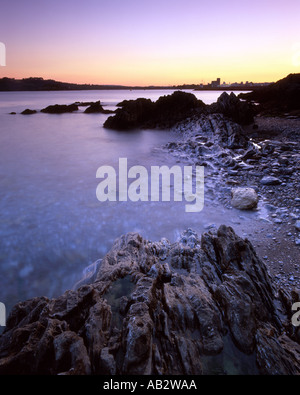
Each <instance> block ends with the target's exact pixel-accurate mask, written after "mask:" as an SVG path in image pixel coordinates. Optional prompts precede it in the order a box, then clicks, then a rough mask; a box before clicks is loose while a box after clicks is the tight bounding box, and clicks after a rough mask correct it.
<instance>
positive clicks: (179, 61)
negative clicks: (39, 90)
mask: <svg viewBox="0 0 300 395" xmlns="http://www.w3.org/2000/svg"><path fill="white" fill-rule="evenodd" d="M299 15H300V1H299V0H285V1H282V0H280V1H279V0H252V1H245V0H244V1H243V0H228V1H226V2H225V1H223V0H222V1H221V0H212V1H211V2H207V1H201V0H172V1H171V0H151V1H149V0H143V1H140V0H139V1H138V0H106V1H103V0H87V1H85V2H83V1H81V0H80V1H79V0H73V1H70V0H64V1H58V0H52V2H45V1H40V0H27V1H23V0H2V2H1V13H0V42H2V43H3V44H4V45H5V48H6V66H5V67H0V78H2V77H9V78H17V79H19V78H28V77H42V78H44V79H54V80H57V81H63V82H70V83H72V82H73V83H88V84H103V85H105V84H108V85H109V84H111V85H113V84H114V85H132V86H134V85H135V86H149V85H180V84H201V83H203V84H207V83H210V82H211V81H214V80H215V79H216V76H222V81H228V83H229V81H231V82H235V81H237V82H239V81H252V82H255V83H258V82H261V83H262V82H272V81H277V80H279V79H281V78H284V77H285V76H286V75H287V74H290V73H297V72H299V71H300V24H299Z"/></svg>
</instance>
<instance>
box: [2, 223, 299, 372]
mask: <svg viewBox="0 0 300 395" xmlns="http://www.w3.org/2000/svg"><path fill="white" fill-rule="evenodd" d="M297 292H298V291H294V293H293V294H289V293H288V292H285V291H283V290H277V289H276V288H275V287H274V284H273V283H272V279H271V277H270V275H269V273H268V271H267V269H266V266H265V264H264V262H262V261H261V260H260V259H259V257H258V256H257V254H256V252H255V250H254V248H253V246H252V244H251V243H250V242H249V241H248V240H247V239H245V240H244V239H242V238H240V237H239V236H237V235H236V234H235V232H234V230H233V229H232V228H230V227H226V226H225V225H222V226H221V227H220V228H219V229H218V230H214V231H209V232H207V233H204V234H203V235H202V237H199V236H198V235H197V234H196V233H195V232H194V231H193V230H191V229H188V230H186V231H185V232H183V234H182V235H181V238H180V240H179V241H178V242H175V243H170V242H169V241H168V240H167V239H162V240H160V241H158V242H151V241H148V240H145V239H144V238H143V237H142V236H141V235H139V234H137V233H128V234H126V235H123V236H121V237H120V238H119V239H117V240H116V241H115V243H114V244H113V246H112V249H111V250H110V251H109V252H108V253H107V254H106V256H105V257H104V258H103V259H102V261H97V265H96V266H95V272H94V274H93V276H92V278H91V277H90V278H84V279H82V281H81V282H79V283H78V284H77V285H76V286H75V287H74V289H73V290H69V291H66V292H65V293H64V294H63V295H62V296H60V297H58V298H56V299H48V298H46V297H37V298H34V299H31V300H28V301H25V302H21V303H19V304H17V305H16V306H15V307H14V308H13V310H12V311H11V313H10V315H9V317H8V320H7V327H6V329H5V332H4V333H3V334H2V335H1V336H0V374H47V375H57V374H65V375H77V374H82V375H91V374H92V375H104V374H108V375H115V374H118V375H125V374H133V375H149V374H170V375H176V374H186V375H194V374H274V373H276V374H299V373H300V362H299V361H300V359H299V357H298V356H299V355H300V345H299V342H300V333H299V330H296V328H294V327H293V326H292V325H291V313H290V311H291V303H292V300H293V299H297V298H299V296H300V295H299V292H298V293H297ZM237 355H239V357H237ZM274 364H275V365H274Z"/></svg>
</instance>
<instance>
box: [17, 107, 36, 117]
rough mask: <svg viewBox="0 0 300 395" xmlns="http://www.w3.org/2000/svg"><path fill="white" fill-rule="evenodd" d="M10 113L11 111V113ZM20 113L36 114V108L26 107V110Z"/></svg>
mask: <svg viewBox="0 0 300 395" xmlns="http://www.w3.org/2000/svg"><path fill="white" fill-rule="evenodd" d="M11 114H12V113H11ZM21 114H22V115H31V114H36V110H30V109H29V108H27V109H26V110H24V111H22V112H21Z"/></svg>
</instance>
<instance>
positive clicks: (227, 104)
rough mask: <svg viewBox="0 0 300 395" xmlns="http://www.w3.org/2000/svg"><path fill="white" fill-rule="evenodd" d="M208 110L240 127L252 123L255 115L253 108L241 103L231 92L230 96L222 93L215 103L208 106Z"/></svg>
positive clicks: (243, 102) (244, 102)
mask: <svg viewBox="0 0 300 395" xmlns="http://www.w3.org/2000/svg"><path fill="white" fill-rule="evenodd" d="M209 110H210V112H211V113H219V114H223V115H225V116H226V117H228V118H230V119H231V120H232V121H234V122H237V123H238V124H240V125H249V124H251V123H253V120H254V115H255V110H254V107H253V106H252V105H251V104H250V103H248V102H246V101H241V100H240V99H239V98H238V97H237V96H236V95H235V94H234V93H233V92H232V93H231V94H230V95H229V94H228V93H227V92H223V93H222V95H221V96H220V97H219V98H218V100H217V102H216V103H213V104H211V105H210V106H209Z"/></svg>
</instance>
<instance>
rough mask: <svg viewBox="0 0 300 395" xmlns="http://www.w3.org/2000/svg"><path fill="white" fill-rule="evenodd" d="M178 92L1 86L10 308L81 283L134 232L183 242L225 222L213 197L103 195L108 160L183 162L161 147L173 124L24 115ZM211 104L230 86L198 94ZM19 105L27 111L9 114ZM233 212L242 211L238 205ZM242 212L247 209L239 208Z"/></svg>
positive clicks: (4, 283) (2, 247) (1, 180)
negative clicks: (119, 125) (202, 200)
mask: <svg viewBox="0 0 300 395" xmlns="http://www.w3.org/2000/svg"><path fill="white" fill-rule="evenodd" d="M169 93H172V91H165V90H164V91H158V90H155V91H73V92H12V93H0V125H1V131H0V196H1V198H0V273H1V276H0V301H1V302H4V303H5V304H6V306H7V308H8V310H9V308H11V306H12V305H14V304H15V303H16V302H18V301H20V300H24V299H28V298H31V297H34V296H40V295H45V296H48V297H55V296H58V295H59V294H61V293H62V292H64V291H65V290H66V289H69V288H71V287H72V286H73V284H74V283H75V282H77V281H78V280H79V279H80V278H81V275H82V271H83V269H84V268H85V267H87V266H88V265H90V264H91V263H93V262H94V261H95V260H97V259H99V258H101V257H103V255H104V254H105V253H106V252H107V251H108V250H109V249H110V248H111V245H112V243H113V241H114V240H115V239H116V238H117V237H119V236H120V235H122V234H124V233H126V232H129V231H136V232H140V233H141V234H142V236H144V237H145V238H147V239H150V240H159V239H160V238H161V237H167V238H169V239H170V240H171V241H175V240H176V239H177V238H178V236H179V234H180V233H181V232H182V231H183V230H184V229H187V228H188V227H191V228H193V229H195V230H196V231H198V232H199V233H200V232H202V231H203V230H204V229H205V228H206V227H207V226H208V225H210V224H216V225H217V226H218V225H220V224H221V223H223V222H224V219H225V218H226V216H228V218H231V219H232V217H230V216H229V214H228V213H227V211H226V210H224V209H222V208H221V207H216V206H215V204H214V203H213V202H206V204H205V209H204V210H203V211H202V212H201V213H198V214H190V213H186V212H185V209H184V204H185V202H182V203H178V202H176V203H172V202H170V203H161V202H156V203H151V202H143V203H141V202H139V203H132V202H122V203H121V202H116V203H112V202H107V203H100V202H99V201H98V200H97V198H96V187H97V185H98V183H99V180H97V179H96V171H97V169H98V167H100V166H103V165H111V166H114V167H115V168H116V169H117V166H118V160H119V158H128V165H129V166H133V165H142V166H146V167H147V168H149V167H150V166H152V165H163V164H165V165H167V166H171V165H173V164H175V159H174V158H173V157H171V156H169V155H168V154H166V153H165V152H164V151H162V150H161V149H160V147H161V146H162V145H164V144H166V143H167V142H168V141H174V140H175V139H177V138H178V136H174V135H173V134H172V133H171V132H169V131H161V130H135V131H132V132H117V131H113V130H105V129H104V128H103V127H102V125H103V123H104V121H105V120H106V118H107V117H108V115H102V114H100V115H99V114H83V109H81V110H80V111H79V112H78V113H73V114H62V115H51V114H42V113H37V114H35V115H31V116H24V115H20V112H21V111H23V110H24V109H26V108H31V109H36V110H40V109H42V108H44V107H46V106H48V105H51V104H56V103H58V104H71V103H73V102H75V101H96V100H101V103H102V104H103V105H104V106H105V108H107V109H115V108H116V107H115V106H116V104H117V103H118V102H120V101H122V100H124V99H135V98H138V97H146V98H150V99H152V100H157V99H158V98H159V97H160V96H162V95H166V94H169ZM194 93H195V94H196V96H197V97H198V98H200V99H202V100H203V101H204V102H205V103H207V104H210V103H212V102H215V101H216V100H217V98H218V96H219V95H220V94H221V92H194ZM12 111H15V112H16V113H17V115H10V114H9V113H10V112H12ZM230 215H231V216H232V215H233V214H232V213H230ZM236 215H237V214H236Z"/></svg>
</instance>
